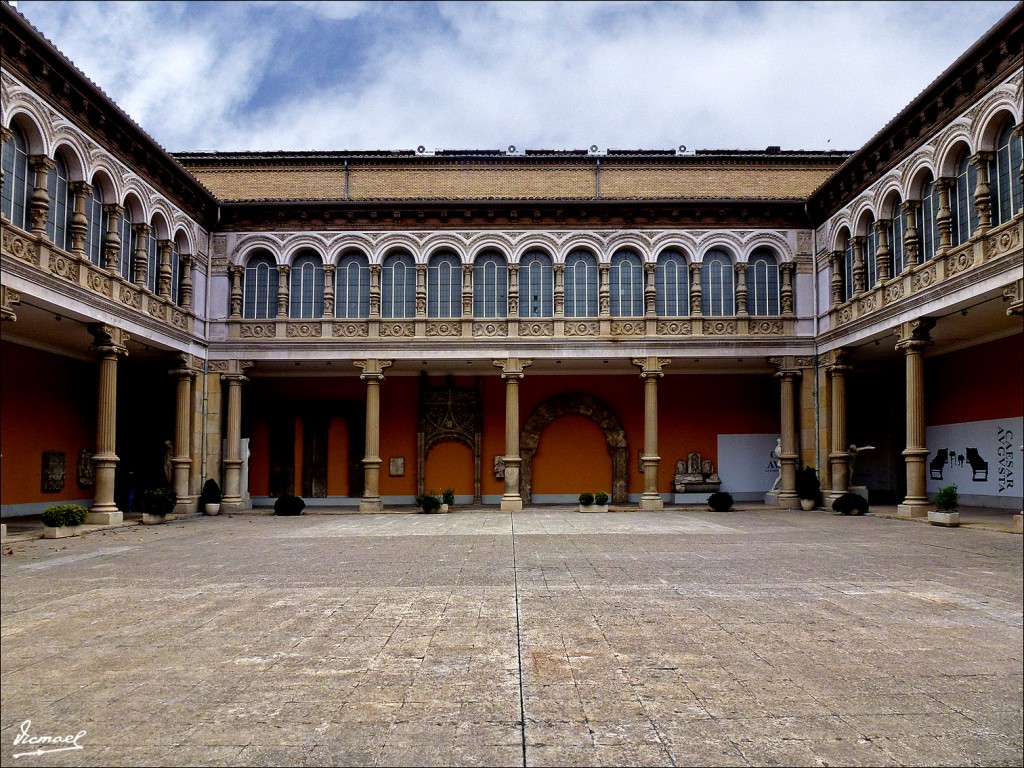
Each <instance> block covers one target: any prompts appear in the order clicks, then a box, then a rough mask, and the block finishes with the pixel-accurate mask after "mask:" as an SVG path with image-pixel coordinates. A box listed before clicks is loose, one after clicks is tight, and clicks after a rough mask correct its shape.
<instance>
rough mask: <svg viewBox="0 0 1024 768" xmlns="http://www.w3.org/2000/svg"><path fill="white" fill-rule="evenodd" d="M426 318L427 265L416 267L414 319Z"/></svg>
mask: <svg viewBox="0 0 1024 768" xmlns="http://www.w3.org/2000/svg"><path fill="white" fill-rule="evenodd" d="M426 317H427V265H426V264H417V265H416V319H417V320H423V319H425V318H426Z"/></svg>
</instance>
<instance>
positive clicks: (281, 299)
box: [276, 264, 291, 320]
mask: <svg viewBox="0 0 1024 768" xmlns="http://www.w3.org/2000/svg"><path fill="white" fill-rule="evenodd" d="M290 273H291V268H290V267H288V266H287V265H285V264H278V265H277V315H276V317H277V319H278V320H283V319H284V318H286V317H288V289H289V285H288V275H289V274H290Z"/></svg>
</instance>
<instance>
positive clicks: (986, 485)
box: [925, 417, 1024, 506]
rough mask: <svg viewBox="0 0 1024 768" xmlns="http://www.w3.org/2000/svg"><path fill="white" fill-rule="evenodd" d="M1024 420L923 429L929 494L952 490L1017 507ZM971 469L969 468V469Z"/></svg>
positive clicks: (994, 420) (993, 421)
mask: <svg viewBox="0 0 1024 768" xmlns="http://www.w3.org/2000/svg"><path fill="white" fill-rule="evenodd" d="M1022 437H1024V419H1022V418H1019V417H1018V418H1010V419H990V420H988V421H968V422H964V423H962V424H942V425H939V426H934V427H928V428H926V429H925V441H926V443H927V445H928V449H929V451H931V452H930V453H929V454H928V461H927V464H926V466H925V473H926V475H925V476H926V477H927V480H928V486H927V487H928V493H929V495H930V494H933V493H935V492H936V491H938V490H939V489H940V488H942V487H943V486H946V485H955V486H956V487H957V491H958V492H959V494H960V495H961V497H963V496H967V497H978V496H984V497H989V498H990V499H1000V500H1002V499H1005V500H1007V502H1012V503H1009V504H1000V505H999V506H1007V505H1008V506H1014V505H1017V506H1019V505H1020V502H1021V490H1022V488H1024V486H1022V485H1021V462H1022V457H1021V451H1020V446H1021V439H1022ZM972 464H973V465H972Z"/></svg>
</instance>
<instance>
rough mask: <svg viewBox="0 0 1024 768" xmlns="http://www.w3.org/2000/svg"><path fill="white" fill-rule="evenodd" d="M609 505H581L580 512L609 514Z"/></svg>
mask: <svg viewBox="0 0 1024 768" xmlns="http://www.w3.org/2000/svg"><path fill="white" fill-rule="evenodd" d="M607 511H608V505H607V504H580V512H607Z"/></svg>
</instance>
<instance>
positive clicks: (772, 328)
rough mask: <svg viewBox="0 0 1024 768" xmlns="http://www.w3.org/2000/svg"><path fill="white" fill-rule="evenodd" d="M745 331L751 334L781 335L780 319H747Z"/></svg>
mask: <svg viewBox="0 0 1024 768" xmlns="http://www.w3.org/2000/svg"><path fill="white" fill-rule="evenodd" d="M747 333H749V334H750V335H752V336H781V335H782V321H781V320H762V319H759V320H748V321H747Z"/></svg>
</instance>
